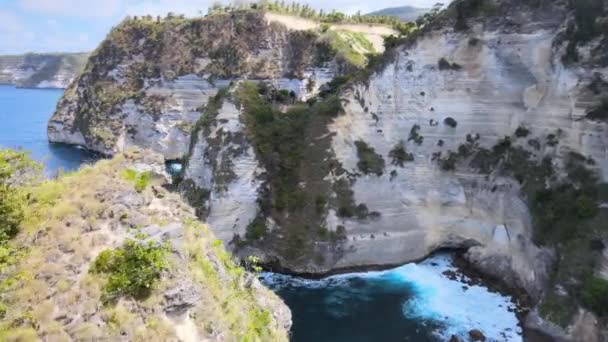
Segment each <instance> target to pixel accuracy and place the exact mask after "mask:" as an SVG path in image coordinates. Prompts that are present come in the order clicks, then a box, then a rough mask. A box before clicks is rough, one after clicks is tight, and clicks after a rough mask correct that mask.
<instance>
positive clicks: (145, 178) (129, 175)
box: [123, 169, 152, 192]
mask: <svg viewBox="0 0 608 342" xmlns="http://www.w3.org/2000/svg"><path fill="white" fill-rule="evenodd" d="M123 177H124V178H125V179H126V180H128V181H129V182H131V183H133V185H134V186H135V191H137V192H142V191H144V189H146V187H147V186H148V183H150V178H152V173H150V172H149V171H144V172H137V171H135V170H132V169H127V170H125V171H124V172H123Z"/></svg>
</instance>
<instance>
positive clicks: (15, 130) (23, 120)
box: [0, 85, 96, 176]
mask: <svg viewBox="0 0 608 342" xmlns="http://www.w3.org/2000/svg"><path fill="white" fill-rule="evenodd" d="M62 94H63V90H60V89H20V88H15V87H14V86H8V85H0V147H5V148H6V147H8V148H14V149H18V148H21V149H23V150H26V151H29V152H30V153H31V157H32V158H33V159H35V160H37V161H40V162H43V163H44V165H45V172H46V174H47V175H49V176H53V175H55V174H56V173H57V171H58V170H59V169H63V170H65V171H69V170H74V169H77V168H78V167H79V166H80V165H81V164H82V163H86V162H90V161H93V160H95V159H96V158H95V155H93V154H91V153H88V152H87V151H85V150H82V149H79V148H77V147H73V146H67V145H62V144H50V143H49V142H48V141H47V135H46V124H47V122H48V120H49V118H50V117H51V115H52V114H53V111H54V110H55V106H56V105H57V101H58V100H59V98H60V97H61V95H62Z"/></svg>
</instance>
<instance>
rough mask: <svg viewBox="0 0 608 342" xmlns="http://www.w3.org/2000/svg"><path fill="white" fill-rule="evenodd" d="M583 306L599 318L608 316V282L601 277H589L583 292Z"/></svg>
mask: <svg viewBox="0 0 608 342" xmlns="http://www.w3.org/2000/svg"><path fill="white" fill-rule="evenodd" d="M581 299H582V301H583V304H585V306H587V307H588V308H589V309H591V310H592V311H593V312H595V313H596V314H598V315H599V316H605V315H607V314H608V281H606V280H605V279H603V278H599V277H595V276H592V277H589V278H588V279H586V280H585V282H584V284H583V288H582V290H581Z"/></svg>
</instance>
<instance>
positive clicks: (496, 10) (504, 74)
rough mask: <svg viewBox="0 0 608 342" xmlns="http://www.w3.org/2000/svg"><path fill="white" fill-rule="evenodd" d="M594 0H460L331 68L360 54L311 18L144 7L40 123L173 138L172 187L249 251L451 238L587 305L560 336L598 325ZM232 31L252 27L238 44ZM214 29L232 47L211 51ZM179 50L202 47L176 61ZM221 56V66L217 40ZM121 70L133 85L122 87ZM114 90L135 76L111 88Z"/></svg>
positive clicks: (392, 246) (600, 150)
mask: <svg viewBox="0 0 608 342" xmlns="http://www.w3.org/2000/svg"><path fill="white" fill-rule="evenodd" d="M581 3H583V4H585V3H587V2H581ZM590 4H591V5H590V6H591V7H589V8H590V9H591V10H590V11H589V8H588V7H585V6H583V7H582V8H579V7H571V6H570V5H569V4H567V3H566V2H559V1H556V2H543V1H527V0H526V1H524V0H518V1H506V0H505V1H492V0H484V1H481V0H479V1H472V0H471V1H456V2H455V3H454V4H453V5H451V6H450V8H449V9H448V10H446V11H445V12H443V13H441V14H440V15H439V16H438V17H436V18H435V19H434V20H433V22H431V23H430V24H428V26H427V27H425V28H423V29H422V30H420V31H418V32H417V33H415V34H414V35H413V36H412V37H408V38H407V39H405V40H403V41H399V42H397V43H396V46H394V48H392V49H391V50H390V51H389V52H388V53H387V54H386V55H385V56H384V57H383V58H381V59H380V60H379V61H378V60H375V61H374V64H373V67H374V72H369V73H367V76H365V77H359V78H354V79H352V80H351V81H349V80H348V78H346V77H336V78H335V79H334V81H332V82H328V81H329V80H330V79H331V78H332V77H334V76H336V75H338V76H340V75H343V74H349V73H350V71H352V68H349V63H345V61H344V60H343V59H341V58H340V57H341V56H340V55H339V54H335V51H334V52H333V53H328V54H326V53H323V54H322V55H323V56H324V58H322V59H321V60H323V61H324V62H323V63H321V64H318V59H317V57H318V56H319V54H320V53H321V51H326V49H324V48H323V47H322V46H323V45H322V44H321V45H320V42H322V41H323V40H322V39H321V41H319V37H317V34H319V33H318V32H316V31H314V30H315V29H316V28H317V26H316V25H314V23H313V24H310V22H306V21H304V22H300V21H291V22H290V24H291V25H295V24H294V23H295V22H297V23H298V25H297V26H298V28H299V29H313V31H312V32H311V31H300V30H295V29H291V30H290V29H288V27H286V26H285V25H283V24H284V23H283V24H278V23H269V21H268V20H269V19H268V17H264V16H263V15H261V14H259V13H249V14H247V15H246V16H243V15H242V14H240V15H236V16H235V15H227V16H224V17H211V18H207V19H201V20H200V21H194V22H187V23H183V22H179V23H172V22H166V23H165V24H163V25H165V26H164V27H169V28H168V29H166V30H162V31H161V32H160V33H157V37H160V38H158V39H160V42H161V43H151V41H150V40H149V38H146V37H149V36H150V34H151V33H145V34H143V33H141V32H140V31H139V30H141V28H137V27H139V26H142V25H143V27H146V25H147V24H146V25H144V24H142V23H139V24H137V25H134V24H133V23H130V24H129V25H126V24H125V26H124V27H122V26H121V27H122V28H121V27H119V29H118V30H117V31H115V32H114V33H113V35H118V34H119V33H124V32H123V30H126V32H131V33H129V35H128V37H131V38H129V39H123V38H124V37H123V38H120V39H118V37H114V36H113V35H111V36H110V38H109V39H108V40H106V42H104V44H102V46H101V47H100V49H99V50H98V52H97V54H96V55H94V56H93V57H92V59H91V61H90V63H89V66H88V67H87V70H90V71H85V73H83V74H82V76H81V77H80V78H79V80H78V82H75V83H74V84H73V87H71V89H69V90H68V92H66V96H65V97H64V99H63V100H62V102H61V104H60V106H59V108H58V111H57V113H56V114H55V115H54V117H53V119H52V120H51V122H50V124H49V135H50V137H51V140H55V141H64V142H70V143H78V144H82V145H85V146H87V147H89V148H93V149H95V150H98V151H101V152H104V153H110V154H111V153H113V152H114V151H117V150H120V149H122V148H124V146H128V145H132V144H135V145H149V146H152V147H153V148H154V149H156V150H157V151H160V152H161V153H163V154H164V156H165V158H167V159H174V158H181V157H184V156H185V170H184V172H183V174H182V175H181V177H180V178H181V182H180V185H179V188H180V191H181V192H182V193H183V194H184V196H185V197H186V198H187V199H188V200H189V201H190V203H192V204H193V206H194V207H195V210H196V214H197V216H199V217H200V218H202V219H204V220H206V221H207V222H209V224H210V226H211V227H212V229H213V230H214V233H215V234H216V235H217V236H218V238H220V239H222V240H223V241H225V242H226V243H227V244H228V245H229V246H230V248H232V249H233V250H234V252H235V253H237V254H239V255H241V256H248V255H251V254H254V255H258V256H260V257H262V259H263V260H264V261H266V262H268V263H269V264H275V265H277V266H280V267H285V268H287V269H289V270H292V271H297V272H304V273H323V272H329V271H332V270H336V269H348V268H351V267H362V266H374V265H388V264H400V263H405V262H409V261H412V260H417V259H421V258H424V257H425V256H427V255H428V254H429V253H431V252H432V251H434V250H437V249H440V248H461V249H465V250H466V251H467V252H466V253H465V258H466V259H467V260H468V261H469V263H470V264H471V265H472V266H473V267H475V268H476V269H478V270H480V271H482V272H483V273H484V274H485V275H487V276H490V277H494V278H496V279H499V280H500V281H502V282H503V283H506V284H507V285H509V286H511V287H514V288H518V289H523V290H524V292H525V293H526V294H528V295H529V297H530V298H531V302H532V303H537V302H539V301H540V303H541V304H542V305H541V307H540V311H541V315H542V316H543V317H545V318H549V319H551V320H553V321H555V322H558V323H560V324H561V325H562V326H564V327H565V326H567V325H568V324H570V323H571V322H578V323H576V324H579V323H580V325H581V326H583V327H582V328H580V326H577V325H576V324H575V325H574V328H572V329H570V330H569V334H570V336H569V338H574V337H573V335H572V334H574V333H573V332H575V331H581V329H582V330H585V329H587V328H589V326H590V325H589V324H591V326H592V331H593V333H594V334H595V333H596V332H597V329H596V328H597V327H598V324H597V322H596V323H589V322H593V319H595V318H594V316H593V314H590V313H589V311H588V309H589V307H590V305H589V304H588V303H587V304H586V309H581V311H577V310H578V309H579V308H581V302H580V300H579V298H580V297H582V295H581V293H584V292H585V290H584V288H585V286H586V285H584V284H583V283H584V282H585V281H586V280H585V279H590V278H589V277H590V275H596V274H597V276H598V277H600V278H601V277H602V273H601V272H596V271H601V269H602V267H596V265H597V263H600V264H601V265H605V264H606V262H605V259H606V258H605V257H603V256H602V252H601V250H602V249H603V247H602V246H604V242H603V241H606V239H607V238H608V235H607V232H606V231H605V229H600V228H597V227H599V226H598V224H600V223H601V222H602V220H603V218H604V216H606V215H607V213H606V211H605V208H604V206H603V205H602V204H603V203H604V202H605V201H606V200H608V199H607V198H606V197H605V195H604V194H603V192H602V191H600V190H599V189H601V188H602V187H601V186H600V183H601V182H602V181H603V180H604V179H605V177H606V176H607V175H608V160H607V158H606V157H607V156H606V149H607V146H606V129H607V128H608V127H607V126H606V122H605V120H606V118H608V113H607V112H606V108H607V107H606V103H607V102H606V100H605V97H606V96H607V95H608V86H607V84H608V83H606V79H608V69H607V65H608V64H607V60H608V59H607V56H606V51H608V50H607V49H606V46H607V45H606V42H607V41H606V37H605V32H606V31H605V30H603V29H602V28H605V26H602V25H605V23H606V19H605V18H606V12H605V9H606V8H607V7H608V6H607V5H606V4H605V3H602V2H593V1H592V2H590ZM597 4H600V7H599V8H596V7H594V6H597ZM589 13H591V16H590V14H589ZM589 18H591V19H589ZM283 19H284V18H281V20H283ZM281 20H279V21H281ZM243 21H245V22H246V23H248V24H245V23H243ZM275 21H276V20H275ZM589 22H593V23H595V24H594V25H592V27H591V28H590V27H589V26H587V24H585V23H589ZM138 25H139V26H138ZM188 25H195V26H196V25H211V27H212V29H211V28H210V29H208V30H204V32H205V33H204V35H201V36H200V37H199V36H197V35H195V37H198V38H196V39H203V41H205V42H206V41H207V39H208V38H204V37H206V36H208V37H213V42H215V43H214V44H211V43H209V42H207V43H205V44H210V45H203V46H210V48H211V50H210V51H211V52H204V53H203V54H202V55H199V54H197V53H200V52H191V50H190V49H192V48H194V47H197V46H200V44H193V43H192V39H194V38H189V37H190V36H189V35H188V34H186V33H187V32H196V31H195V30H194V31H192V28H190V26H188ZM242 25H245V26H244V27H245V28H243V27H242ZM249 25H251V26H249ZM226 27H228V28H229V29H227V28H226ZM239 27H240V28H239ZM135 28H137V29H135ZM186 28H187V31H179V30H186ZM146 30H148V29H146ZM175 30H178V31H177V32H180V33H181V34H177V33H174V32H176V31H175ZM235 30H245V31H244V32H253V31H255V32H258V33H257V34H256V39H255V40H253V39H252V41H251V42H249V41H248V40H247V39H248V38H246V37H248V35H247V34H245V35H239V37H241V38H234V37H233V35H232V33H233V32H237V31H235ZM250 30H251V31H250ZM337 31H338V32H339V31H340V30H337ZM146 32H147V31H146ZM239 32H241V31H239ZM315 32H316V33H315ZM334 32H336V31H334ZM351 32H352V31H351ZM216 35H221V36H222V37H223V35H227V36H226V38H225V39H223V40H222V39H220V38H217V37H216ZM121 37H122V36H121ZM133 37H136V38H137V39H138V40H137V42H138V44H139V45H138V44H133V41H135V40H134V39H135V38H133ZM176 37H179V38H180V39H177V38H176ZM260 37H263V39H260ZM294 37H297V38H294ZM321 37H323V36H321ZM305 38H306V39H305ZM351 38H353V39H352V41H351V46H368V45H369V44H365V43H360V42H357V39H356V36H353V37H351ZM241 39H245V40H244V41H242V42H241ZM369 40H370V42H371V41H372V40H373V39H371V38H370V39H369ZM222 41H225V42H229V43H228V44H230V46H234V49H236V51H235V52H233V53H231V54H226V53H220V52H217V53H216V52H213V51H216V50H214V49H216V48H218V49H219V47H218V46H220V45H221V42H222ZM122 42H129V43H125V44H126V45H124V46H123V45H117V44H122ZM262 42H263V44H262ZM147 44H150V45H151V46H150V47H149V48H146V46H147ZM180 44H182V45H180ZM218 44H220V45H218ZM390 44H392V45H395V41H394V40H390V41H389V45H390ZM372 45H373V44H372ZM330 46H331V45H330ZM127 47H128V49H135V50H133V51H131V50H127ZM241 47H242V49H241ZM106 49H107V51H106V52H105V53H102V52H103V51H105V50H106ZM169 49H170V50H169ZM183 49H186V51H189V53H186V54H184V53H179V54H178V53H177V51H182V50H183ZM208 49H209V48H208ZM208 49H207V50H205V51H208ZM148 50H150V51H148ZM329 50H330V51H331V50H332V49H329ZM355 50H356V49H355ZM124 51H131V52H129V53H128V54H125V52H124ZM244 51H253V52H247V53H246V56H247V58H241V57H239V56H242V53H245V52H244ZM172 52H175V55H174V54H173V53H172ZM191 54H192V55H194V56H209V57H200V58H202V60H201V63H198V62H197V63H194V62H192V61H193V60H192V59H190V57H187V59H186V61H180V62H176V60H177V58H178V57H179V56H191ZM227 55H230V56H235V57H233V58H234V59H233V60H234V62H233V64H230V66H231V67H230V68H226V64H222V63H227V59H225V58H224V57H222V58H220V57H218V56H227ZM102 56H103V57H102ZM125 56H127V57H125ZM314 56H317V57H314ZM124 61H128V62H124ZM188 61H190V62H188ZM263 61H265V62H263ZM294 61H295V62H297V63H295V64H294ZM351 61H352V59H351ZM161 62H162V63H161ZM346 62H348V61H346ZM178 65H180V66H182V67H183V68H185V69H178V68H177V66H178ZM259 65H263V67H259V68H257V67H255V66H259ZM350 65H351V66H352V63H350ZM135 66H137V69H135ZM270 66H273V67H272V68H271V67H270ZM137 70H143V71H137ZM175 70H181V71H179V72H177V74H175ZM93 71H94V72H93ZM133 72H138V73H136V75H139V76H138V77H139V82H140V83H141V84H143V85H144V86H135V88H132V86H131V85H130V84H131V83H132V82H134V81H133V80H134V78H133V77H131V76H129V77H126V76H124V75H129V74H130V73H133ZM172 72H173V73H172ZM94 75H101V79H94V78H93V77H96V76H94ZM149 75H151V76H149ZM205 75H207V76H205ZM209 75H211V76H212V77H211V78H210V79H209V78H205V77H209ZM211 80H212V81H211ZM248 80H254V82H249V81H248ZM310 80H314V82H311V81H310ZM231 81H234V82H231ZM196 82H200V83H196ZM326 82H328V83H327V84H326V85H325V86H323V87H321V89H320V90H321V91H320V94H319V95H318V96H314V95H315V94H317V93H318V92H319V88H318V87H319V86H320V85H321V84H323V83H326ZM187 84H188V86H186V85H187ZM192 84H198V86H193V85H192ZM223 86H226V88H225V89H222V91H219V90H218V88H220V87H223ZM124 87H129V88H124ZM193 88H195V89H197V90H196V96H193V97H191V98H188V100H186V99H185V97H184V95H183V94H186V93H187V94H192V92H191V91H192V89H193ZM113 89H137V90H136V91H135V92H134V93H124V92H121V93H120V94H123V95H120V96H118V95H117V96H118V97H110V96H106V95H109V94H112V92H113V91H114V90H113ZM141 89H143V90H141ZM179 89H188V92H185V91H184V92H182V93H181V94H182V95H179V94H180V91H179ZM281 89H285V90H286V92H281V91H280V90H281ZM290 90H291V91H293V95H292V96H289V92H290ZM124 94H126V95H124ZM162 95H167V96H168V98H169V100H162V101H161V100H160V99H162V98H163V97H162ZM124 96H126V97H124ZM131 96H132V97H131ZM180 96H182V97H180ZM107 98H110V99H111V101H110V102H107V101H106V99H107ZM311 98H312V100H311V101H308V103H306V104H305V103H303V102H302V101H298V100H309V99H311ZM180 99H181V100H180ZM104 101H105V102H104ZM152 101H158V103H157V102H152ZM171 101H175V103H178V104H180V105H181V106H182V107H179V109H178V107H177V105H171V103H172V102H171ZM189 101H192V102H189ZM146 102H152V103H153V104H151V105H150V106H149V107H148V108H149V109H145V108H146V107H145V106H146ZM159 103H160V104H159ZM188 103H190V104H189V105H184V104H188ZM172 106H173V107H172ZM197 106H198V107H200V109H199V110H196V109H195V108H196V107H197ZM155 108H156V109H155ZM157 108H161V110H160V111H157ZM185 108H188V109H185ZM101 109H104V110H105V111H100V110H101ZM154 111H157V112H156V114H154ZM102 113H103V115H102ZM155 115H156V117H157V118H156V119H155V118H154V116H155ZM180 127H182V128H183V127H187V128H185V129H180ZM600 225H601V224H600ZM589 246H595V247H593V248H589ZM598 246H599V247H598ZM574 260H576V262H575V261H574ZM570 261H572V262H570ZM579 261H580V262H579ZM572 279H575V280H574V281H572ZM547 289H549V290H547ZM591 297H593V295H591ZM560 307H568V308H572V309H571V310H570V309H569V310H567V311H569V312H568V313H567V315H562V312H560V311H559V310H558V309H557V308H560ZM577 317H578V318H577ZM583 321H584V322H587V323H581V322H583ZM594 324H595V325H594ZM579 328H580V329H579ZM593 329H596V330H593ZM557 330H559V329H557ZM560 333H561V334H562V337H563V336H565V335H566V333H565V332H564V331H563V330H562V331H561V332H560ZM585 334H586V335H585V336H589V335H587V333H585ZM595 336H596V337H597V336H598V335H597V334H596V335H595Z"/></svg>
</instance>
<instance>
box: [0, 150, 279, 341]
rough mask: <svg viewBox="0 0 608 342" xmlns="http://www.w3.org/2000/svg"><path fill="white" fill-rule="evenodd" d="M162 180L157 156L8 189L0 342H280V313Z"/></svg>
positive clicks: (130, 156) (132, 154) (143, 153)
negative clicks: (11, 213) (16, 210)
mask: <svg viewBox="0 0 608 342" xmlns="http://www.w3.org/2000/svg"><path fill="white" fill-rule="evenodd" d="M3 156H4V155H3ZM11 161H12V160H11V159H9V160H8V162H11ZM3 162H7V161H6V160H3ZM19 176H20V177H22V176H21V175H19ZM166 177H167V175H166V174H165V173H164V160H163V158H162V156H160V155H157V154H155V153H153V152H151V151H149V150H129V151H128V152H126V153H124V154H121V155H118V156H116V157H115V158H113V159H112V160H104V161H100V162H98V163H97V164H96V165H95V166H85V167H83V169H81V170H79V171H78V172H76V173H73V174H70V175H65V176H63V177H59V178H58V179H55V180H52V181H43V182H41V183H38V184H35V185H33V186H26V187H22V188H16V189H15V191H19V193H20V194H23V196H22V197H21V196H16V197H15V198H23V200H25V201H26V203H25V211H24V220H23V221H22V222H21V224H20V227H19V233H18V234H17V235H16V236H15V237H14V238H12V239H11V240H9V241H8V242H7V243H5V241H4V240H3V241H2V245H1V248H2V252H3V255H2V258H1V259H0V268H1V269H2V276H0V285H1V286H0V313H1V314H0V339H2V340H3V341H37V340H48V341H64V340H68V341H70V340H79V341H83V340H86V341H93V340H96V341H97V340H112V341H177V340H179V341H193V342H194V341H288V331H289V328H290V326H291V314H290V312H289V309H288V308H287V307H286V306H285V304H283V302H282V301H281V300H280V299H279V298H278V297H277V296H276V295H275V294H274V293H272V292H271V291H270V290H268V289H266V288H265V287H263V286H262V285H261V284H260V283H259V282H258V280H257V278H256V276H255V275H253V274H250V273H248V272H247V271H245V270H244V269H242V268H241V267H239V266H238V265H237V264H236V263H235V262H234V261H233V259H232V257H231V256H230V255H229V254H228V253H227V252H226V251H225V250H224V248H223V246H222V243H221V241H219V240H216V239H215V238H214V236H213V234H212V233H211V232H210V231H209V229H208V227H207V226H206V225H203V224H201V223H198V222H197V221H196V218H195V216H194V215H193V210H192V208H190V207H189V206H188V205H187V204H186V203H184V202H183V201H182V200H181V199H180V198H179V196H178V195H177V194H172V193H170V192H168V191H167V190H165V189H164V187H163V186H164V185H165V184H166ZM4 238H5V236H3V239H4ZM113 260H114V261H113ZM151 270H155V271H154V273H153V274H151V273H150V272H151Z"/></svg>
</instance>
